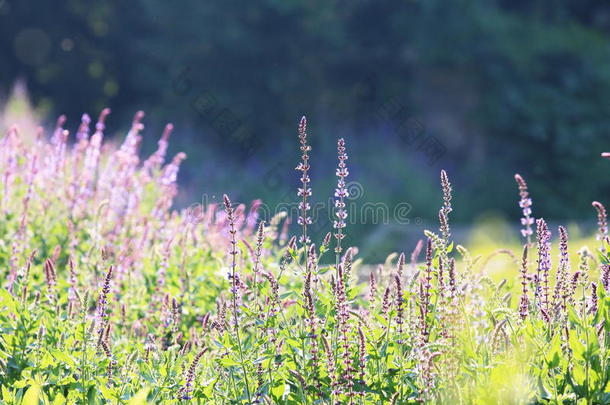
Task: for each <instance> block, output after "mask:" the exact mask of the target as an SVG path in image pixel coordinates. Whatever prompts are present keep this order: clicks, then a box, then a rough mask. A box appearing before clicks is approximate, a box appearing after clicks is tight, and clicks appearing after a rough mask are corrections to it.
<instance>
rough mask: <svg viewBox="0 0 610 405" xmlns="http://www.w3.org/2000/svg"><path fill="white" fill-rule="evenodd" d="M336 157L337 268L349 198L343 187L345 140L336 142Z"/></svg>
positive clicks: (345, 170)
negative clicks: (346, 204) (346, 205)
mask: <svg viewBox="0 0 610 405" xmlns="http://www.w3.org/2000/svg"><path fill="white" fill-rule="evenodd" d="M337 156H338V159H339V163H338V167H337V171H336V175H337V188H336V189H335V198H336V200H335V217H336V219H335V220H334V222H333V228H335V239H336V240H337V246H336V247H335V255H336V262H335V265H336V266H339V261H340V260H341V252H342V250H343V248H342V247H341V241H342V240H343V238H344V237H345V234H344V233H343V228H345V219H346V218H347V211H346V209H345V198H347V197H349V191H348V190H347V187H346V185H345V178H346V177H347V176H348V175H349V171H348V170H347V165H346V163H345V161H346V160H347V153H345V140H344V139H343V138H340V139H339V140H338V141H337Z"/></svg>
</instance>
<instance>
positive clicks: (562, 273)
mask: <svg viewBox="0 0 610 405" xmlns="http://www.w3.org/2000/svg"><path fill="white" fill-rule="evenodd" d="M569 270H570V257H569V254H568V231H567V229H566V228H564V227H563V226H560V227H559V267H558V268H557V276H556V278H555V289H554V292H553V309H554V310H555V316H556V317H559V315H560V313H561V311H563V310H565V305H566V301H565V300H566V297H567V295H568V291H567V290H568V285H567V284H568V280H567V278H568V272H569Z"/></svg>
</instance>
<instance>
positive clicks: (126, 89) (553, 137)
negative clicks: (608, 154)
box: [0, 0, 610, 260]
mask: <svg viewBox="0 0 610 405" xmlns="http://www.w3.org/2000/svg"><path fill="white" fill-rule="evenodd" d="M609 33H610V3H609V2H607V1H601V0H599V1H566V0H556V1H552V2H551V1H543V0H530V1H521V0H510V1H509V0H504V1H493V0H469V1H467V0H454V1H440V0H404V1H401V0H393V1H385V0H376V1H372V0H371V1H369V0H325V1H321V0H259V1H250V2H244V1H232V0H226V1H195V0H181V1H173V2H169V1H154V0H147V1H136V0H133V1H104V2H101V1H84V0H64V1H47V2H35V1H32V0H19V1H17V0H0V58H1V63H0V98H1V99H2V100H5V101H6V100H7V99H8V98H9V96H10V94H11V91H12V89H13V86H14V84H15V82H16V81H18V80H22V81H23V82H24V83H25V84H26V86H27V89H28V92H29V96H30V98H31V101H32V104H33V105H34V106H35V109H36V112H37V114H38V115H39V116H40V117H41V119H42V120H43V121H44V122H45V123H46V124H48V125H52V122H53V121H54V117H55V116H57V115H58V114H61V113H63V114H66V115H68V117H69V121H68V127H69V128H70V129H71V130H75V129H76V128H77V126H78V123H79V120H80V116H81V114H82V113H83V112H88V113H90V114H91V115H92V116H94V117H95V116H97V114H98V112H99V111H100V110H101V109H102V108H103V107H106V106H109V107H111V108H112V110H113V114H112V115H111V117H110V119H109V122H108V131H109V133H110V134H111V135H112V136H114V137H116V138H115V139H120V137H121V136H123V135H124V133H125V131H126V129H127V128H128V127H129V124H130V121H131V117H132V115H133V114H134V112H135V111H136V110H138V109H143V110H145V111H146V112H147V117H146V119H145V123H146V131H145V134H144V135H145V144H144V149H145V151H151V150H152V149H153V148H154V147H155V144H156V141H157V138H158V136H159V135H160V133H161V130H162V127H163V125H164V124H165V122H169V121H171V122H173V123H174V124H175V126H176V131H175V133H174V135H173V139H172V143H171V145H172V146H171V151H173V152H177V151H179V150H184V151H186V152H187V155H188V159H187V161H186V162H185V165H184V167H183V170H182V171H181V174H180V181H181V183H182V185H183V189H182V190H183V191H182V194H181V195H180V198H179V201H178V203H177V204H178V205H179V206H187V205H189V204H191V203H194V202H199V201H201V200H202V199H203V200H204V202H205V200H206V199H207V201H210V200H214V199H216V200H217V199H218V196H219V195H221V194H222V193H223V192H227V193H230V194H231V195H232V196H233V198H234V199H235V200H237V201H243V202H248V201H251V200H253V199H255V198H261V199H263V201H265V202H266V203H267V204H268V205H269V206H270V207H274V206H275V204H278V203H279V202H281V201H290V200H292V199H293V198H294V197H293V196H294V189H295V187H296V185H297V182H298V174H297V172H295V171H294V170H293V169H294V167H295V165H296V162H297V160H298V158H299V153H298V149H297V137H296V127H297V124H298V121H299V118H300V116H301V115H303V114H306V115H307V116H308V119H309V134H310V137H311V143H312V145H313V152H312V165H313V169H312V170H313V173H312V181H313V188H314V200H316V201H327V199H328V197H330V196H331V193H332V190H333V187H334V186H333V183H334V182H335V178H334V167H335V165H336V154H335V153H336V152H335V147H336V145H335V142H336V138H337V137H345V138H346V142H347V146H348V153H349V155H350V160H349V162H348V163H349V166H350V169H351V174H350V178H349V179H350V180H352V181H356V182H358V184H357V185H355V187H356V188H357V190H356V191H357V192H360V195H359V196H358V198H357V199H355V200H353V201H354V203H355V204H358V205H359V206H362V205H364V204H367V203H369V204H381V203H383V204H387V207H388V209H389V213H390V218H389V220H387V221H383V220H380V221H373V220H370V219H366V220H364V221H362V220H360V221H354V222H359V224H350V225H348V234H349V241H350V242H349V243H352V244H356V245H358V246H361V247H362V249H361V251H362V252H364V254H365V255H366V256H367V257H369V258H371V260H378V259H379V258H380V257H383V256H385V254H386V253H387V252H388V250H391V249H399V250H403V249H404V250H410V249H411V247H412V245H413V243H414V241H415V240H416V239H417V238H418V237H420V236H421V231H422V229H423V228H433V227H435V226H436V218H437V212H438V208H439V206H440V202H441V193H440V189H439V185H438V173H439V171H440V169H441V168H444V169H446V170H447V171H448V172H449V175H450V178H451V180H452V182H453V183H454V190H455V203H454V207H455V209H454V212H453V213H452V215H453V217H452V221H453V223H454V224H455V229H456V230H457V232H458V233H459V232H460V229H461V228H463V226H465V225H466V224H472V223H473V222H474V223H476V222H477V221H482V220H485V218H500V219H505V220H507V221H509V223H511V224H515V226H516V225H517V224H518V218H519V214H520V213H519V208H518V207H517V190H516V185H515V184H514V179H513V174H514V173H515V172H519V173H521V174H522V175H523V176H524V177H525V178H526V180H527V181H528V183H529V185H530V191H531V193H532V197H533V199H534V205H533V210H534V216H536V217H540V216H544V217H545V218H547V219H549V220H551V221H557V222H564V221H566V220H567V219H568V218H570V219H571V220H577V221H580V222H582V223H589V224H592V223H593V219H594V214H593V211H592V208H591V205H590V204H591V201H592V200H600V201H602V202H606V201H604V200H605V198H606V197H607V196H608V195H609V191H610V178H609V176H608V173H609V169H610V162H608V161H605V160H603V159H601V158H599V153H600V152H602V151H604V150H605V149H608V148H610V145H609V143H610V142H609V139H608V136H609V135H608V134H610V42H609V41H608V34H609ZM2 125H3V126H4V127H6V126H7V125H9V123H7V122H4V121H3V122H2ZM399 204H403V205H402V206H406V207H408V212H407V213H406V215H405V214H404V213H402V217H401V221H396V220H395V218H394V216H393V215H392V214H393V211H394V209H395V207H396V206H397V205H399ZM362 222H364V223H362ZM374 222H387V223H381V224H375V223H374ZM407 222H408V223H407ZM327 230H328V226H327V224H326V223H325V222H324V223H323V225H322V226H321V227H320V230H319V232H320V233H321V234H323V233H325V232H326V231H327ZM517 232H518V231H517V230H516V229H515V238H516V237H517ZM377 252H379V257H377V256H376V255H377Z"/></svg>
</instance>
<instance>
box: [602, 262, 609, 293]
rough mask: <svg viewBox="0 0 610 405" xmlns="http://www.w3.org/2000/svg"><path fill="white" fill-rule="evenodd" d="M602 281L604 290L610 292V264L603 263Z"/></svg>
mask: <svg viewBox="0 0 610 405" xmlns="http://www.w3.org/2000/svg"><path fill="white" fill-rule="evenodd" d="M601 282H602V286H603V287H604V290H606V292H607V293H609V294H610V264H602V274H601Z"/></svg>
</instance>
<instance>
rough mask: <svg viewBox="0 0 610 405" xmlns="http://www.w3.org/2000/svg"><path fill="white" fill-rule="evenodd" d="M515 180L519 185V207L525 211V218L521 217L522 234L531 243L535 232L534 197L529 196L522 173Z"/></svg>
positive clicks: (516, 175)
mask: <svg viewBox="0 0 610 405" xmlns="http://www.w3.org/2000/svg"><path fill="white" fill-rule="evenodd" d="M515 181H516V182H517V185H518V186H519V196H520V197H521V199H520V200H519V207H521V209H522V211H523V218H521V225H522V226H523V229H521V235H523V237H524V238H525V239H526V240H527V244H528V245H530V244H531V242H532V241H531V236H532V234H533V233H534V232H533V231H532V225H533V224H534V217H532V208H531V207H532V199H531V198H529V192H528V190H527V183H526V182H525V180H523V177H521V175H520V174H515Z"/></svg>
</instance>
